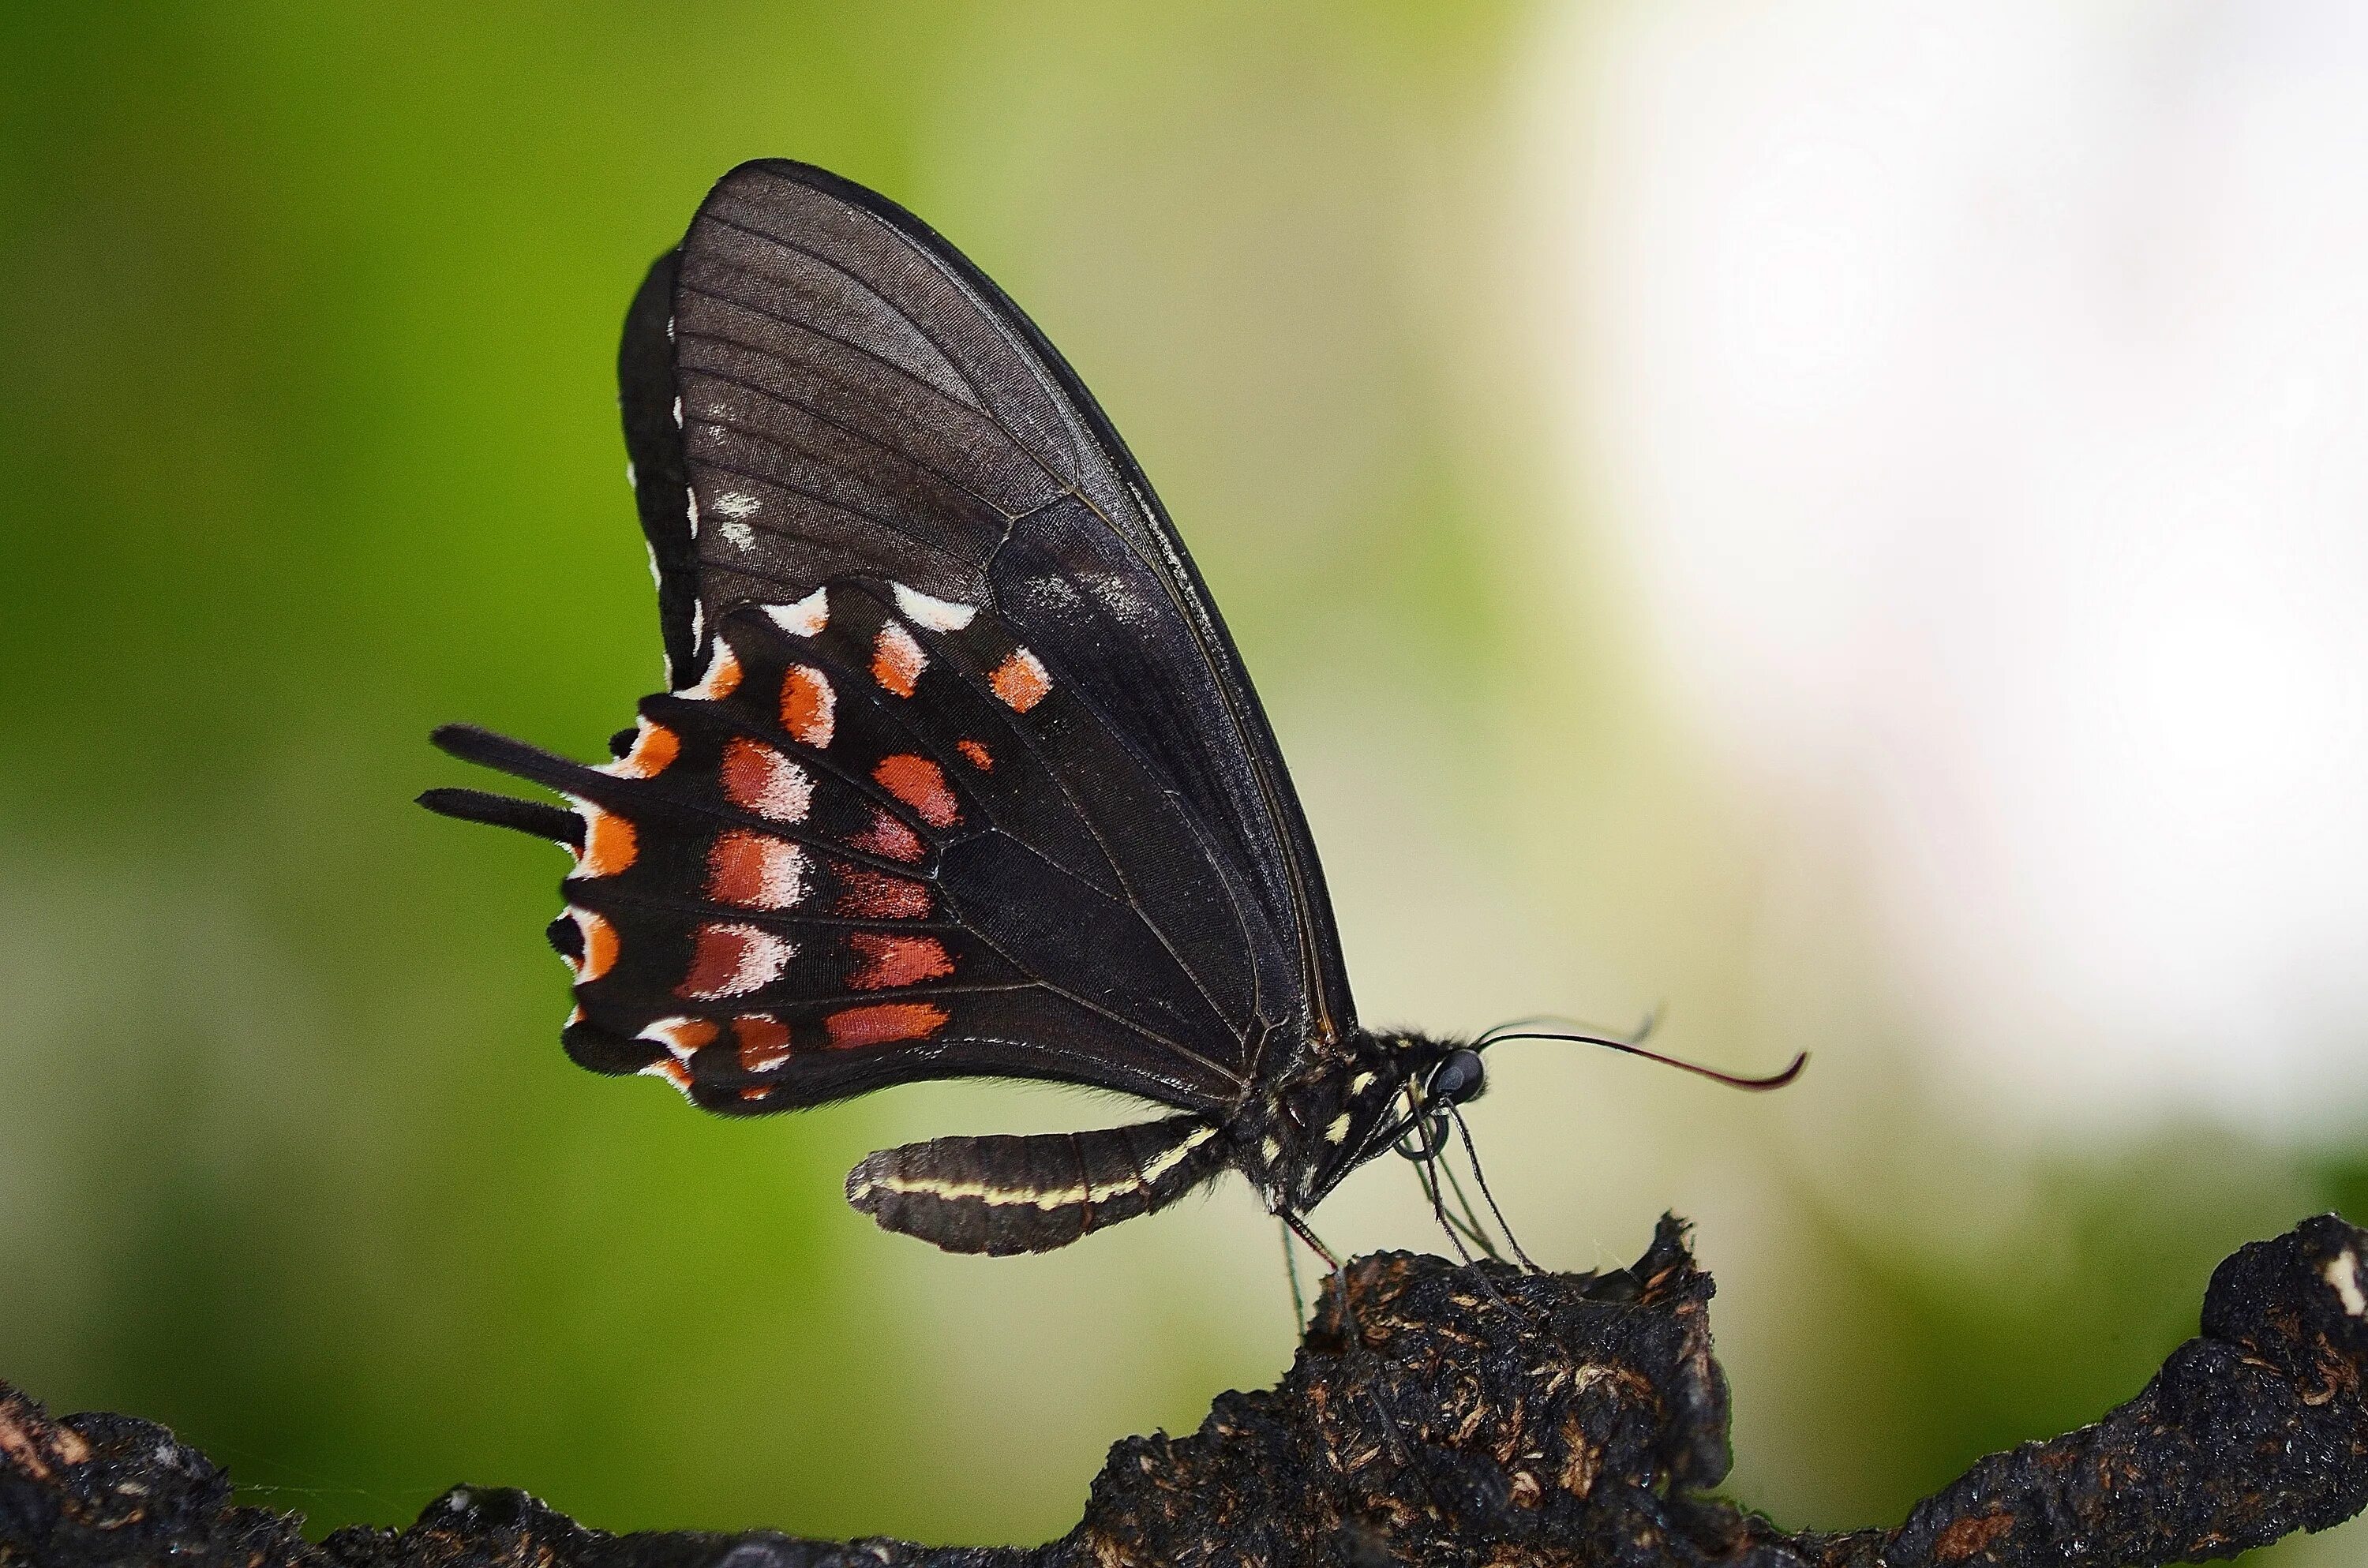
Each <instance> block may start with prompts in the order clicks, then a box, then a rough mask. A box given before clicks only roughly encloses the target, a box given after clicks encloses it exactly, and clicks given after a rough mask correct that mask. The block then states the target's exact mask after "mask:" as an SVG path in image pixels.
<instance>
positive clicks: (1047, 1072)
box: [447, 580, 1246, 1111]
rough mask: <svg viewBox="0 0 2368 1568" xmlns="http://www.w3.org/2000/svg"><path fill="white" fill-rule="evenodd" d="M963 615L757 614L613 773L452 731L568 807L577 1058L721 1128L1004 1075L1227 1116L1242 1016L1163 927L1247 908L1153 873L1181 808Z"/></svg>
mask: <svg viewBox="0 0 2368 1568" xmlns="http://www.w3.org/2000/svg"><path fill="white" fill-rule="evenodd" d="M962 608H963V607H959V606H952V605H949V604H943V603H939V602H934V601H927V600H923V599H921V598H920V597H918V596H916V595H915V594H913V593H912V592H911V591H910V590H903V591H899V590H898V589H896V588H895V587H894V585H888V586H887V587H884V588H883V587H882V586H879V585H869V584H864V583H860V582H855V581H849V580H841V581H837V582H834V583H832V584H829V585H825V587H823V588H822V589H820V590H818V591H816V592H815V593H814V594H812V595H809V596H808V597H806V598H805V599H804V600H803V601H800V602H798V603H794V604H792V605H791V606H787V607H769V608H767V607H756V606H750V607H744V608H742V609H740V610H738V611H735V612H734V614H733V615H732V616H730V617H729V618H727V619H726V621H725V623H724V626H723V629H722V631H720V632H719V633H718V634H717V635H716V636H715V637H714V638H713V639H712V648H711V653H710V663H709V667H708V670H707V671H706V673H705V674H704V675H703V676H702V677H701V679H700V681H698V682H696V683H694V684H693V685H691V686H689V687H686V688H684V689H683V690H681V691H678V692H674V693H666V694H662V695H660V696H657V697H654V698H651V699H647V700H645V701H644V702H643V705H642V719H641V724H640V727H639V730H638V732H637V733H636V734H635V736H634V738H633V741H632V745H631V748H630V749H629V750H628V751H627V752H626V754H625V755H624V756H622V757H620V758H619V759H618V760H617V761H615V762H613V763H610V764H609V765H607V767H604V768H599V769H593V768H586V767H577V766H575V765H573V764H569V763H565V762H564V761H561V760H560V759H557V758H549V757H545V756H542V754H540V753H535V752H532V751H531V750H530V749H529V748H526V747H523V746H519V745H518V744H517V743H509V742H502V741H499V740H498V739H497V738H495V737H490V736H485V735H484V734H483V733H482V732H458V733H454V732H447V744H448V745H450V746H451V747H452V749H455V750H458V751H461V752H462V754H463V755H469V756H474V757H476V758H477V759H478V760H482V761H486V762H489V763H492V764H493V765H494V766H497V767H507V768H508V769H510V770H511V771H514V772H519V773H522V774H524V775H526V776H528V777H530V778H536V779H537V780H538V781H539V782H542V783H546V784H548V785H550V786H551V787H552V788H554V789H557V790H562V791H563V792H564V793H566V794H567V795H569V796H571V797H572V798H573V799H575V801H577V802H578V807H577V810H578V813H579V815H580V817H581V820H582V824H583V827H582V831H581V832H580V833H579V834H578V835H576V836H577V837H578V838H579V839H580V841H581V842H580V846H578V847H577V848H576V855H577V862H576V869H575V874H574V875H572V876H571V877H569V879H568V880H567V881H566V883H565V894H566V898H567V903H568V909H569V913H568V915H566V916H564V924H563V925H562V926H559V927H558V930H557V939H558V940H559V942H560V943H561V945H562V951H563V953H564V955H565V956H566V957H567V958H568V960H569V961H570V962H571V963H572V964H573V965H575V969H576V973H577V985H576V997H577V1002H578V1007H579V1016H578V1017H577V1018H576V1019H575V1021H574V1022H572V1023H571V1025H570V1028H569V1031H568V1037H567V1038H568V1044H569V1048H570V1051H571V1052H572V1053H573V1054H574V1055H575V1057H576V1059H577V1060H578V1061H579V1062H583V1063H584V1064H585V1065H587V1066H592V1067H596V1068H599V1069H601V1070H603V1071H609V1072H643V1071H646V1072H651V1073H654V1074H657V1075H660V1076H664V1077H666V1078H668V1079H670V1080H672V1081H673V1082H675V1083H676V1084H677V1085H678V1086H680V1087H682V1088H683V1089H684V1090H685V1091H686V1092H688V1093H689V1094H691V1096H693V1097H694V1098H695V1099H697V1100H699V1101H700V1103H701V1104H703V1105H707V1106H709V1107H710V1108H714V1109H718V1110H726V1111H762V1110H774V1109H782V1108H791V1107H794V1106H802V1105H810V1104H814V1103H816V1102H818V1101H821V1100H825V1099H831V1098H837V1097H840V1096H845V1095H848V1094H854V1093H860V1092H862V1091H863V1090H866V1089H870V1088H873V1087H877V1086H880V1085H883V1084H888V1083H894V1082H901V1081H906V1080H910V1079H914V1078H925V1077H944V1076H957V1075H962V1074H990V1073H991V1074H1012V1075H1019V1076H1028V1077H1037V1078H1047V1079H1056V1080H1063V1081H1069V1082H1077V1083H1086V1084H1092V1085H1099V1086H1102V1087H1107V1088H1117V1089H1123V1090H1127V1091H1129V1092H1132V1093H1135V1094H1138V1095H1142V1096H1145V1097H1148V1098H1153V1099H1156V1100H1160V1101H1163V1102H1165V1103H1168V1104H1173V1105H1178V1106H1182V1107H1189V1108H1219V1107H1223V1106H1225V1105H1229V1104H1231V1103H1234V1102H1235V1100H1237V1099H1238V1097H1239V1096H1240V1094H1241V1092H1242V1090H1243V1088H1244V1086H1245V1082H1246V1081H1245V1079H1244V1078H1243V1076H1242V1074H1240V1072H1239V1070H1238V1069H1237V1067H1236V1066H1235V1064H1234V1062H1235V1054H1236V1052H1237V1051H1238V1047H1239V1040H1240V1034H1241V1028H1242V1026H1243V1021H1244V1015H1243V1014H1241V1013H1240V1012H1239V1011H1238V1008H1239V999H1238V997H1235V998H1230V999H1229V998H1226V997H1224V996H1221V995H1220V994H1216V993H1213V992H1212V991H1211V990H1210V989H1208V988H1207V987H1206V986H1205V985H1204V984H1203V983H1202V982H1201V979H1200V977H1198V976H1197V975H1196V974H1195V973H1194V972H1193V971H1191V970H1190V968H1189V967H1188V966H1187V964H1186V962H1185V961H1184V959H1183V957H1182V956H1181V955H1180V953H1179V952H1178V950H1177V949H1176V948H1175V947H1174V946H1173V944H1172V941H1171V939H1170V937H1168V935H1167V932H1165V931H1163V929H1162V928H1161V927H1160V926H1158V925H1156V923H1155V921H1154V919H1153V917H1152V915H1153V913H1154V912H1155V911H1156V912H1158V913H1161V914H1164V915H1166V916H1167V919H1168V921H1169V923H1170V925H1173V926H1178V927H1179V928H1181V929H1185V930H1187V931H1192V930H1200V929H1202V928H1208V929H1214V928H1215V927H1216V926H1217V925H1218V924H1220V923H1222V922H1223V921H1224V920H1225V919H1226V918H1228V911H1227V909H1226V907H1225V906H1224V903H1223V901H1222V899H1221V898H1220V897H1219V896H1218V894H1217V892H1214V891H1212V889H1210V888H1207V887H1204V886H1200V885H1198V884H1193V883H1185V884H1180V885H1178V884H1171V883H1170V882H1168V881H1163V880H1162V879H1163V878H1164V877H1166V876H1167V869H1166V868H1165V867H1164V866H1163V864H1162V863H1161V861H1160V860H1159V859H1158V858H1156V855H1149V858H1146V856H1147V855H1148V854H1149V852H1153V851H1158V850H1160V849H1162V848H1163V847H1164V846H1169V845H1172V844H1173V843H1176V842H1184V843H1190V833H1191V826H1190V822H1189V820H1188V819H1187V818H1186V816H1185V814H1184V813H1183V812H1181V810H1180V808H1179V807H1178V804H1177V802H1175V801H1172V800H1170V799H1168V798H1167V797H1165V796H1163V795H1161V794H1159V793H1158V792H1157V791H1156V790H1154V789H1152V788H1151V787H1150V786H1149V785H1148V784H1147V783H1146V782H1145V781H1144V778H1142V777H1141V776H1140V775H1139V773H1138V772H1137V771H1136V768H1135V764H1134V762H1133V758H1132V757H1131V756H1129V754H1128V753H1127V752H1126V751H1125V750H1124V749H1123V748H1122V747H1121V746H1119V745H1117V744H1114V743H1113V742H1112V741H1111V739H1110V736H1109V735H1108V734H1107V733H1106V732H1105V731H1104V730H1103V728H1102V727H1101V726H1100V725H1099V722H1098V721H1097V720H1096V719H1095V717H1094V716H1093V715H1092V714H1091V713H1090V711H1089V710H1087V709H1086V708H1085V707H1084V706H1083V704H1082V702H1081V701H1080V700H1079V699H1077V698H1076V697H1075V696H1074V695H1072V694H1069V693H1067V692H1065V691H1064V689H1063V686H1062V677H1061V676H1060V675H1059V674H1057V673H1056V672H1054V671H1053V669H1052V668H1051V667H1050V666H1049V665H1045V664H1043V663H1042V661H1040V660H1038V659H1037V657H1036V656H1035V655H1034V654H1033V653H1032V652H1031V651H1030V650H1028V649H1027V648H1026V647H1025V646H1024V645H1023V644H1019V643H1018V642H1015V641H1014V640H1013V639H1012V637H1011V636H1010V634H1009V631H1008V629H1007V628H1004V627H1003V626H1001V624H1000V623H999V622H998V621H996V619H994V618H993V617H991V616H989V615H987V614H985V612H984V611H973V612H972V613H970V614H968V615H962V614H960V613H959V612H960V611H961V610H962ZM930 620H935V621H937V622H939V624H938V625H936V626H931V625H930V624H928V622H929V621H930ZM957 620H959V621H960V622H961V624H960V625H959V626H957V625H955V624H954V622H955V621H957ZM1114 830H1122V835H1121V837H1113V836H1111V834H1112V832H1113V831H1114ZM1229 1000H1230V1001H1231V1002H1232V1005H1233V1006H1234V1008H1235V1011H1232V1012H1229V1011H1228V1010H1227V1006H1226V1004H1227V1002H1228V1001H1229Z"/></svg>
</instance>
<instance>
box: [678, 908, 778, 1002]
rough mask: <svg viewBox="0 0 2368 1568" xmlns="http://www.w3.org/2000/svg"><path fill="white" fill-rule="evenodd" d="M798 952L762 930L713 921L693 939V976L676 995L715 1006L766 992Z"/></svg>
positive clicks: (691, 968) (702, 927)
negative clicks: (731, 998) (721, 1001)
mask: <svg viewBox="0 0 2368 1568" xmlns="http://www.w3.org/2000/svg"><path fill="white" fill-rule="evenodd" d="M796 951H797V949H796V948H794V947H792V946H791V944H790V943H789V941H788V940H787V939H785V938H783V937H778V936H775V935H774V934H773V933H772V932H770V931H768V930H766V929H765V928H764V927H762V926H742V925H737V924H733V923H728V922H724V921H719V920H711V921H709V922H708V923H707V924H706V925H703V926H700V928H699V930H698V932H697V934H696V935H695V936H694V937H692V946H691V957H690V972H689V973H688V974H686V975H684V976H683V979H682V983H681V984H680V985H677V986H676V987H675V994H676V995H677V996H688V997H689V998H691V999H692V1000H693V1001H699V1002H712V1001H715V1000H716V999H718V998H719V997H724V996H740V995H745V994H747V993H748V992H751V991H759V990H762V989H763V988H764V987H766V986H768V985H770V984H771V983H773V982H774V981H776V980H779V979H780V977H781V971H783V970H784V969H787V968H788V967H789V962H790V959H791V956H792V955H794V954H795V953H796Z"/></svg>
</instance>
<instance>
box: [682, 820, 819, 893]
mask: <svg viewBox="0 0 2368 1568" xmlns="http://www.w3.org/2000/svg"><path fill="white" fill-rule="evenodd" d="M805 892H806V858H805V852H804V851H803V850H802V849H800V848H799V847H798V846H796V845H794V844H791V843H790V842H789V841H788V840H786V839H780V838H775V837H774V836H773V835H770V834H767V833H749V832H746V830H744V829H740V828H734V829H732V830H730V831H729V832H725V833H721V834H718V835H716V837H715V843H714V845H713V846H712V847H711V848H710V849H709V850H708V852H707V895H708V896H709V897H710V898H712V899H714V900H715V901H716V902H717V903H736V904H738V905H740V906H741V907H742V908H743V909H788V908H790V907H791V906H792V905H794V904H795V903H797V902H798V900H800V899H802V898H803V897H804V896H805Z"/></svg>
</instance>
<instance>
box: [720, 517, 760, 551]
mask: <svg viewBox="0 0 2368 1568" xmlns="http://www.w3.org/2000/svg"><path fill="white" fill-rule="evenodd" d="M715 531H716V532H717V533H720V534H722V535H723V540H724V542H725V543H726V544H731V545H736V546H738V547H739V548H740V549H742V550H746V549H747V548H748V547H749V546H750V545H751V544H754V543H755V542H756V541H757V533H756V530H755V529H753V528H750V527H749V526H748V525H747V524H746V523H744V522H742V521H741V520H740V519H739V518H737V517H726V518H724V519H723V521H722V522H720V523H718V524H716V525H715Z"/></svg>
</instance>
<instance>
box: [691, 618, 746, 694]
mask: <svg viewBox="0 0 2368 1568" xmlns="http://www.w3.org/2000/svg"><path fill="white" fill-rule="evenodd" d="M690 624H691V633H692V635H693V636H696V635H698V631H699V624H700V607H698V606H696V605H694V606H693V607H691V622H690ZM739 684H740V661H739V660H738V659H737V658H735V657H734V655H733V653H732V645H731V644H730V643H729V642H725V641H723V638H721V637H718V638H717V639H716V640H715V646H714V647H713V648H712V649H711V650H710V651H709V653H708V655H707V673H706V674H705V675H703V676H700V677H699V684H698V685H697V686H694V687H691V688H690V689H689V690H688V691H686V692H684V693H683V694H682V695H683V696H685V697H688V698H691V699H696V700H698V701H701V702H712V701H714V700H715V699H717V698H719V697H723V696H725V695H727V694H728V693H730V691H731V690H732V688H733V687H736V686H738V685H739Z"/></svg>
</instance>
